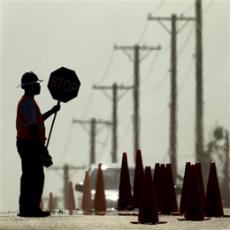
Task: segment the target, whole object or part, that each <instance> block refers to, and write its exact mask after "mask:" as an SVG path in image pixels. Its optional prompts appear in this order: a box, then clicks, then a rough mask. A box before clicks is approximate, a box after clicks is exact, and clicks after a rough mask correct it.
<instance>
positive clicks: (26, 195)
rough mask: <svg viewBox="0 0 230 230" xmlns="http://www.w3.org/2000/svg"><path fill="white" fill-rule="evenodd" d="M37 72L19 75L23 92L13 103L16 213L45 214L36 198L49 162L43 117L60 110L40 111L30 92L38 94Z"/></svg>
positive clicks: (38, 198)
mask: <svg viewBox="0 0 230 230" xmlns="http://www.w3.org/2000/svg"><path fill="white" fill-rule="evenodd" d="M39 82H41V80H39V79H38V77H37V75H36V74H35V73H33V72H26V73H25V74H23V76H22V78H21V85H20V86H21V88H22V89H24V90H25V93H24V95H23V96H22V98H21V100H20V101H19V103H18V107H17V119H16V128H17V149H18V152H19V155H20V158H21V163H22V176H21V184H20V197H19V214H18V215H19V216H22V217H46V216H49V215H50V213H49V212H44V211H42V210H41V209H40V201H41V196H42V192H43V186H44V170H43V166H45V167H50V166H51V165H52V164H53V162H52V158H51V156H50V155H49V152H48V150H47V148H46V146H45V140H46V136H45V126H44V121H45V120H46V119H47V118H48V117H49V116H50V115H52V114H53V113H55V112H57V111H59V110H60V105H56V106H54V107H53V108H52V109H51V110H49V111H48V112H46V113H44V114H41V112H40V109H39V107H38V105H37V103H36V102H35V100H34V96H35V95H38V94H40V89H41V88H40V83H39Z"/></svg>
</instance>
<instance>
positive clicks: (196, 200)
mask: <svg viewBox="0 0 230 230" xmlns="http://www.w3.org/2000/svg"><path fill="white" fill-rule="evenodd" d="M190 171H191V180H190V184H189V197H188V205H187V207H186V210H185V219H186V220H197V221H199V220H204V216H205V215H204V205H203V204H204V203H203V197H202V196H203V195H202V189H201V184H200V182H201V181H200V175H199V173H200V172H199V167H197V164H196V165H191V167H190Z"/></svg>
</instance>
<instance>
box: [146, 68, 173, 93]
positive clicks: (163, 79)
mask: <svg viewBox="0 0 230 230" xmlns="http://www.w3.org/2000/svg"><path fill="white" fill-rule="evenodd" d="M168 75H169V71H167V72H166V73H165V74H164V75H163V77H161V80H160V81H159V83H158V84H157V85H156V86H154V87H153V88H152V89H151V90H150V92H154V93H153V94H151V95H154V94H155V93H157V92H158V91H159V89H160V88H161V87H162V86H163V84H164V83H165V82H166V80H167V79H168V77H169V76H168Z"/></svg>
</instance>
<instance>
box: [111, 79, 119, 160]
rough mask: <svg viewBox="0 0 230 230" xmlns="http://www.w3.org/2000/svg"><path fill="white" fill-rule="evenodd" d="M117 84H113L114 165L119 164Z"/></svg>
mask: <svg viewBox="0 0 230 230" xmlns="http://www.w3.org/2000/svg"><path fill="white" fill-rule="evenodd" d="M117 89H118V88H117V84H116V83H114V84H113V120H112V126H113V128H112V132H113V141H112V163H115V162H117V102H118V99H117Z"/></svg>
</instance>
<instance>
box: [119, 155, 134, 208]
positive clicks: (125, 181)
mask: <svg viewBox="0 0 230 230" xmlns="http://www.w3.org/2000/svg"><path fill="white" fill-rule="evenodd" d="M117 207H118V210H119V211H123V210H130V209H132V208H133V197H132V189H131V184H130V177H129V168H128V160H127V154H126V153H123V156H122V164H121V172H120V185H119V198H118V204H117Z"/></svg>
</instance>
